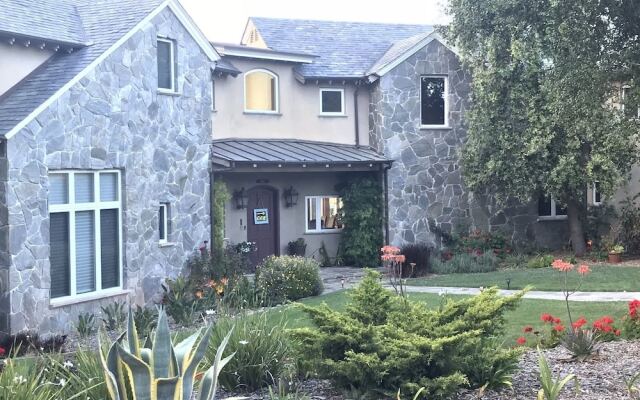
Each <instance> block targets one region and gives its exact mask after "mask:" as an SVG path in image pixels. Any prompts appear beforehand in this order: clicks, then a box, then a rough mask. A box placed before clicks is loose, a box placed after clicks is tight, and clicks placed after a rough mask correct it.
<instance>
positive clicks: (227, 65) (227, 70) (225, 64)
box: [215, 57, 242, 76]
mask: <svg viewBox="0 0 640 400" xmlns="http://www.w3.org/2000/svg"><path fill="white" fill-rule="evenodd" d="M215 72H220V73H222V74H229V75H231V76H238V75H239V74H240V73H241V72H242V71H240V70H239V69H238V68H236V66H235V65H233V63H232V62H231V61H230V60H229V59H228V58H226V57H222V58H220V59H219V60H218V61H216V68H215Z"/></svg>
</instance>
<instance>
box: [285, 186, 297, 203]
mask: <svg viewBox="0 0 640 400" xmlns="http://www.w3.org/2000/svg"><path fill="white" fill-rule="evenodd" d="M284 204H285V205H286V206H287V207H293V206H295V205H296V204H298V192H297V191H296V190H295V189H294V188H293V186H291V187H289V189H285V190H284Z"/></svg>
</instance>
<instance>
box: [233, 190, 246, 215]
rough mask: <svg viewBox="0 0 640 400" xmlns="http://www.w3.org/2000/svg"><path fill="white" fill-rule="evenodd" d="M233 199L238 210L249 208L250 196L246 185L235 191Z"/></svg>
mask: <svg viewBox="0 0 640 400" xmlns="http://www.w3.org/2000/svg"><path fill="white" fill-rule="evenodd" d="M233 201H234V202H235V203H236V208H237V209H238V210H242V209H245V208H247V203H248V202H249V196H248V195H247V192H245V191H244V187H243V188H241V189H240V190H234V191H233Z"/></svg>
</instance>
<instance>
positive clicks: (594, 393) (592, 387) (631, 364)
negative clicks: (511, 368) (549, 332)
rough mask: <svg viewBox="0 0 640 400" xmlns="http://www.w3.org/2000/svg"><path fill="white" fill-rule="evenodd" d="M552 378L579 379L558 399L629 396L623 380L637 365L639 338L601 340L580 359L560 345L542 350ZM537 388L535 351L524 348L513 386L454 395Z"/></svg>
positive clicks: (524, 392)
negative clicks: (597, 347)
mask: <svg viewBox="0 0 640 400" xmlns="http://www.w3.org/2000/svg"><path fill="white" fill-rule="evenodd" d="M543 353H544V354H545V357H546V358H547V360H548V362H549V365H550V366H551V369H552V371H553V376H554V378H556V377H558V376H562V377H564V376H566V375H567V374H575V375H576V377H577V378H578V382H579V391H578V392H577V393H576V391H575V389H576V388H575V385H574V383H573V381H570V382H569V383H568V384H567V385H566V386H565V389H564V390H563V391H562V394H561V395H560V399H581V400H603V399H626V398H630V397H629V393H628V391H627V388H626V385H625V382H624V380H625V379H629V377H631V376H632V375H634V374H636V373H638V370H639V369H640V359H638V354H639V353H640V342H639V341H627V340H620V341H615V342H606V343H602V347H601V349H600V351H599V353H598V354H597V355H595V356H594V357H592V358H590V359H588V360H587V361H584V362H574V361H571V360H570V358H571V356H570V354H569V353H568V352H567V351H566V350H565V349H564V348H563V347H561V346H559V347H556V348H554V349H548V350H543ZM539 389H540V381H539V368H538V354H537V352H536V351H535V350H533V349H531V350H528V351H527V352H526V353H525V354H524V355H523V356H522V358H521V360H520V363H519V368H518V371H517V372H516V373H515V374H514V376H513V390H509V389H504V390H502V391H500V392H495V391H487V392H485V393H484V395H483V396H482V397H479V396H478V391H477V390H467V389H465V390H461V391H459V392H458V395H457V397H456V398H457V399H460V400H472V399H473V400H475V399H478V398H482V399H484V400H520V399H522V400H525V399H526V400H531V399H535V398H536V397H537V393H538V390H539ZM631 398H632V397H631Z"/></svg>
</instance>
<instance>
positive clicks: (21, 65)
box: [0, 39, 54, 95]
mask: <svg viewBox="0 0 640 400" xmlns="http://www.w3.org/2000/svg"><path fill="white" fill-rule="evenodd" d="M53 54H54V52H53V51H52V50H49V49H43V50H40V49H39V48H36V47H25V46H24V39H22V40H17V41H16V42H15V43H14V44H13V45H9V44H8V43H6V42H4V41H3V42H1V43H0V71H2V73H0V95H2V94H3V93H5V92H6V91H7V90H9V89H10V88H11V87H12V86H13V85H15V84H16V83H18V82H20V80H22V78H24V77H25V76H27V75H29V73H30V72H31V71H33V70H34V69H36V68H37V67H38V66H40V65H41V64H42V63H43V62H45V61H47V60H48V59H49V57H51V56H52V55H53Z"/></svg>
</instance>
